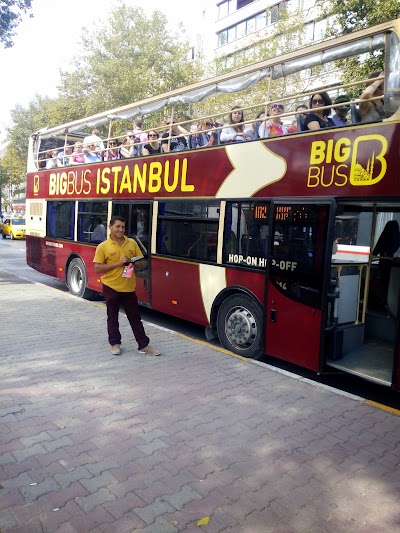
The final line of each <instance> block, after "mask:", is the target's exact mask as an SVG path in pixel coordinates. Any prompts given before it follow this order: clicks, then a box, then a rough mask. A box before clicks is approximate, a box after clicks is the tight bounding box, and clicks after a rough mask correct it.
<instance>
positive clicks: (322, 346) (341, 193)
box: [26, 20, 400, 389]
mask: <svg viewBox="0 0 400 533" xmlns="http://www.w3.org/2000/svg"><path fill="white" fill-rule="evenodd" d="M399 33H400V25H399V20H395V21H391V22H388V23H385V24H381V25H379V26H375V27H374V28H370V29H367V30H363V31H360V32H357V33H353V34H351V35H346V36H343V37H341V38H337V39H332V40H328V41H324V42H322V43H320V44H314V45H312V46H310V47H306V48H303V49H299V50H297V51H296V52H294V53H290V54H286V55H282V56H280V57H279V58H274V59H269V60H266V61H263V62H260V63H257V64H253V65H250V66H246V67H243V68H241V69H238V70H237V71H233V72H230V73H227V74H223V75H221V76H219V77H216V78H212V79H208V80H204V81H202V82H199V83H197V84H193V85H191V86H188V87H185V88H182V89H178V90H175V91H171V92H169V93H166V94H162V95H159V96H155V97H152V98H148V99H145V100H142V101H139V102H135V103H134V104H132V105H128V106H124V107H119V108H117V109H113V110H108V111H106V112H104V113H99V114H97V115H95V116H92V117H86V118H83V119H81V120H76V121H73V122H70V123H67V124H62V125H60V126H58V127H53V128H46V129H43V130H40V131H38V132H36V133H35V134H33V135H32V136H31V139H30V147H29V158H28V174H27V190H26V193H27V206H26V224H27V231H26V247H27V262H28V265H30V266H31V267H32V268H34V269H36V270H38V271H39V272H42V273H44V274H48V275H50V276H54V277H56V278H58V279H61V280H63V281H65V282H66V284H67V286H68V288H69V290H70V291H71V293H72V294H74V295H76V296H80V297H90V296H91V295H92V294H93V293H96V292H97V293H98V292H101V288H102V285H101V279H100V278H99V276H98V275H97V274H96V273H95V271H94V268H93V263H92V260H93V256H94V252H95V246H96V242H93V241H92V234H94V227H95V225H96V224H98V223H99V222H102V223H103V224H104V225H105V226H107V223H108V221H109V220H110V218H111V216H112V215H116V214H118V215H122V216H123V217H124V218H125V219H126V221H127V224H126V227H127V235H128V236H130V237H133V238H135V239H136V240H137V242H138V243H139V244H140V246H141V247H142V250H143V252H144V253H145V256H146V261H145V262H144V265H143V266H142V268H141V269H140V271H138V272H137V277H138V283H137V296H138V299H139V301H140V303H141V304H142V305H144V306H148V307H150V308H152V309H155V310H157V311H161V312H163V313H168V314H171V315H174V316H176V317H180V318H183V319H185V320H188V321H193V322H195V323H197V324H200V325H203V326H204V327H205V328H206V335H207V337H208V338H212V337H215V336H218V337H219V339H220V342H221V344H222V345H223V346H224V347H225V348H227V349H229V350H231V351H232V352H234V353H236V354H239V355H242V356H244V357H253V358H256V357H258V356H260V354H267V355H269V356H273V357H275V358H279V359H282V360H285V361H289V362H291V363H294V364H296V365H299V366H301V367H305V368H307V369H311V370H313V371H315V372H323V371H324V370H325V369H329V368H335V369H340V370H341V371H344V372H349V373H353V374H356V375H359V376H362V377H364V378H366V379H368V380H372V381H375V382H378V383H380V384H384V385H387V386H389V387H393V388H395V389H400V365H399V352H400V350H399V305H398V302H399V290H400V263H399V262H398V261H397V260H396V253H398V248H399V245H400V242H399V234H400V233H399V221H400V174H399V168H400V160H399V155H400V153H399V146H400V113H399V109H398V108H399V105H400V47H399ZM371 51H373V52H374V53H381V54H383V55H384V62H385V68H384V72H382V75H381V76H382V79H384V95H381V96H379V98H378V97H377V96H373V97H371V101H374V102H375V101H376V100H377V99H380V100H381V101H383V103H384V104H383V107H384V116H382V117H380V120H378V121H369V122H361V121H360V116H359V113H358V104H359V103H360V99H358V98H353V99H352V100H351V101H350V99H349V102H348V106H349V107H350V108H351V120H349V122H348V124H347V125H344V126H343V127H336V128H334V127H331V128H323V129H318V130H315V131H301V129H300V128H298V131H297V132H296V131H295V132H294V133H291V134H286V135H281V136H275V137H269V138H257V137H258V136H257V128H253V130H254V131H255V135H254V137H255V138H254V140H251V141H248V142H231V143H225V144H223V143H221V142H215V144H212V145H211V146H208V147H202V148H197V149H193V150H190V149H188V150H184V151H166V152H165V153H161V154H152V155H147V156H143V155H141V154H142V153H143V151H142V150H140V149H138V150H137V151H135V152H131V153H132V155H133V156H134V157H132V158H129V157H128V158H122V159H121V158H120V159H115V160H113V159H112V158H105V159H109V160H104V159H103V160H102V161H100V162H97V163H96V162H93V163H83V164H77V165H70V166H65V167H62V168H48V169H46V168H43V157H44V156H45V155H46V154H47V150H50V149H54V148H57V147H58V149H60V150H62V149H63V147H64V148H65V146H66V145H67V144H72V143H74V142H76V141H77V140H79V139H81V140H82V139H83V138H84V137H85V135H88V134H90V133H91V130H92V129H93V128H95V127H96V128H99V129H100V131H101V132H102V136H103V143H104V146H103V147H101V148H99V150H100V151H101V152H102V154H103V156H104V154H105V153H108V151H109V150H110V149H111V148H110V146H111V144H113V143H112V142H111V141H113V140H114V141H115V140H116V139H118V138H119V139H120V141H121V143H122V144H126V143H127V142H128V140H127V139H126V138H125V137H124V136H123V137H119V133H121V131H122V129H121V124H123V128H124V131H126V129H132V120H133V119H135V117H138V116H140V117H143V119H144V124H145V129H147V130H149V127H148V125H149V124H150V125H152V126H155V122H151V117H152V114H156V115H157V113H158V115H157V116H158V117H160V116H164V117H167V116H168V117H170V118H171V120H170V121H169V122H171V123H172V122H174V121H173V118H174V117H175V119H177V117H178V112H177V110H178V109H182V106H191V109H192V110H193V109H194V108H195V104H196V102H200V101H202V100H204V99H205V98H207V97H209V96H211V95H215V94H216V93H234V92H236V93H238V92H239V91H243V90H248V89H249V87H254V88H256V87H257V84H259V83H264V85H265V87H266V88H267V89H266V94H265V93H264V101H263V103H262V106H261V107H262V108H263V109H264V110H265V111H266V112H268V111H269V110H270V108H271V104H273V103H279V104H284V105H285V106H286V111H285V112H284V113H283V114H282V115H281V120H283V121H286V122H288V121H290V120H293V121H297V123H299V124H300V122H301V120H300V119H301V117H300V115H299V114H297V115H296V113H295V112H294V110H295V107H296V104H297V103H298V102H299V101H303V102H304V101H308V98H309V96H310V95H313V94H320V93H321V92H322V91H328V93H329V95H331V98H332V99H334V97H335V96H337V95H338V94H339V93H340V94H342V93H348V92H351V91H353V93H352V94H357V95H360V94H361V93H362V91H363V90H364V88H365V85H366V83H367V82H368V80H366V79H360V80H355V81H354V87H355V89H354V87H352V86H351V84H346V85H342V84H340V82H338V81H337V80H338V79H339V80H340V72H338V71H337V69H335V65H337V64H338V63H337V62H338V61H339V60H343V59H346V58H350V57H354V56H356V55H358V56H360V57H362V55H363V54H366V53H368V52H371ZM315 73H317V74H316V75H315ZM313 75H314V81H313ZM291 76H298V77H299V76H300V79H301V80H303V82H304V85H303V86H308V89H307V90H306V91H305V92H304V93H301V94H299V93H298V92H297V94H294V95H293V94H292V95H290V94H287V92H288V90H289V89H288V88H290V86H291V81H290V80H291ZM307 76H308V78H307ZM297 79H299V78H297ZM323 79H324V80H326V85H325V86H323V85H322V80H323ZM378 79H379V77H378ZM282 80H284V83H282ZM277 83H281V85H280V87H281V88H282V97H280V98H275V99H274V98H271V95H272V94H276V92H275V93H274V87H275V86H276V85H275V84H277ZM293 86H294V85H293ZM254 90H255V91H256V89H254ZM240 96H241V95H240V93H239V94H236V95H235V99H236V102H240ZM340 105H341V106H343V103H341V104H340ZM179 106H181V108H179ZM329 107H332V108H335V105H332V106H329ZM259 109H260V105H257V106H256V105H252V106H247V107H246V108H245V112H246V116H247V117H249V116H251V115H252V116H255V115H256V110H259ZM302 112H303V113H304V111H302ZM226 113H227V109H226V107H225V108H224V109H221V110H220V113H219V115H218V114H214V115H213V116H212V118H213V119H215V118H218V119H219V120H220V117H221V116H223V115H225V114H226ZM200 118H202V117H197V118H196V120H195V123H196V124H198V123H199V120H200ZM257 120H258V119H257ZM175 122H176V121H175ZM212 122H214V124H213V126H214V129H213V138H215V139H217V140H218V138H219V137H222V134H221V135H219V133H220V132H221V130H222V127H221V123H219V124H218V123H215V120H213V121H212ZM254 122H255V119H253V120H250V121H249V120H248V121H247V122H246V128H251V126H252V124H253V123H254ZM204 123H206V121H204ZM146 124H147V125H146ZM118 125H119V126H118ZM117 126H118V127H117ZM300 126H301V124H300ZM172 127H173V126H172V125H169V126H166V127H164V130H162V131H163V132H166V138H165V139H166V141H167V146H168V147H171V146H172V144H173V142H172V141H173V137H174V135H175V134H176V133H174V131H173V130H172ZM178 127H179V128H180V131H184V134H185V135H186V140H187V141H188V140H189V137H190V135H191V134H192V133H193V132H192V130H193V128H190V121H189V120H188V119H184V120H182V121H179V120H178ZM183 127H185V130H183V129H182V128H183ZM207 127H209V128H210V130H209V132H210V131H211V127H212V126H207ZM118 128H119V129H118ZM156 130H157V127H156ZM158 130H159V128H158ZM152 131H153V130H152ZM205 133H207V131H206V132H205ZM92 142H93V141H92ZM134 142H136V144H137V147H139V148H140V146H141V144H142V145H143V144H144V141H140V140H137V141H134ZM210 144H211V143H210ZM135 146H136V145H135ZM84 148H85V146H84ZM86 149H88V148H87V147H86ZM46 157H47V159H48V160H49V159H50V157H51V156H46ZM45 161H46V159H45ZM48 166H51V165H48Z"/></svg>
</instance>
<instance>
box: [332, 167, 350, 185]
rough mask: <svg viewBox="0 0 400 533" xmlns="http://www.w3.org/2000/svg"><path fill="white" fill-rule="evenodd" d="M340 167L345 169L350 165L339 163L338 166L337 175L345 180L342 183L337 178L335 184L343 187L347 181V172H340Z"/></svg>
mask: <svg viewBox="0 0 400 533" xmlns="http://www.w3.org/2000/svg"><path fill="white" fill-rule="evenodd" d="M340 169H343V170H347V169H348V166H347V165H338V166H337V168H336V177H338V178H339V177H341V178H343V181H342V183H340V182H338V181H337V180H336V181H335V185H336V186H337V187H343V185H346V183H347V174H342V173H341V172H340Z"/></svg>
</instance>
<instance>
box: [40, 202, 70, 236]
mask: <svg viewBox="0 0 400 533" xmlns="http://www.w3.org/2000/svg"><path fill="white" fill-rule="evenodd" d="M74 227H75V201H68V200H67V201H62V202H60V201H58V200H55V201H49V202H47V225H46V234H47V236H48V237H55V238H57V239H68V240H71V241H72V240H74Z"/></svg>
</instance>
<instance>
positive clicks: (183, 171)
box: [175, 157, 194, 192]
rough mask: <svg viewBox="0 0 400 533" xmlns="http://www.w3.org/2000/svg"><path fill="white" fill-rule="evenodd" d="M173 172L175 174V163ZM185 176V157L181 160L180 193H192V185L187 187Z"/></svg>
mask: <svg viewBox="0 0 400 533" xmlns="http://www.w3.org/2000/svg"><path fill="white" fill-rule="evenodd" d="M175 172H176V163H175ZM186 175H187V159H186V157H185V158H184V159H183V160H182V182H181V183H182V186H181V191H182V192H193V191H194V185H188V184H187V183H186Z"/></svg>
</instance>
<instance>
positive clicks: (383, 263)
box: [372, 220, 400, 304]
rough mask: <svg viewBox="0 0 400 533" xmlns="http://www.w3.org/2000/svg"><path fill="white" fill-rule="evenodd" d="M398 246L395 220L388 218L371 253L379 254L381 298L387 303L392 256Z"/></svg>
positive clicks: (398, 234)
mask: <svg viewBox="0 0 400 533" xmlns="http://www.w3.org/2000/svg"><path fill="white" fill-rule="evenodd" d="M399 247H400V229H399V223H398V222H397V220H389V222H387V223H386V225H385V227H384V228H383V231H382V233H381V235H380V237H379V239H378V242H377V243H376V245H375V248H374V249H373V252H372V255H373V256H375V257H378V256H379V273H380V278H381V292H382V294H381V298H382V300H383V302H384V304H386V303H387V294H388V289H389V282H390V275H391V271H392V263H393V257H394V255H395V253H396V252H397V250H398V249H399Z"/></svg>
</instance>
